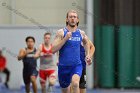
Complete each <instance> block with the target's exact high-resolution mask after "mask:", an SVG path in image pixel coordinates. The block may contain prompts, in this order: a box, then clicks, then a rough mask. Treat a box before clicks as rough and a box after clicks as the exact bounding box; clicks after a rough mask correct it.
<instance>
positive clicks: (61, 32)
mask: <svg viewBox="0 0 140 93" xmlns="http://www.w3.org/2000/svg"><path fill="white" fill-rule="evenodd" d="M56 34H59V35H63V34H64V31H63V29H59V30H58V31H57V33H56Z"/></svg>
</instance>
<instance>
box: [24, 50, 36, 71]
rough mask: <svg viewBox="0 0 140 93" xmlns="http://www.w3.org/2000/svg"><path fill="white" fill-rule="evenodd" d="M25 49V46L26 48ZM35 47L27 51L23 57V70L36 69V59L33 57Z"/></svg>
mask: <svg viewBox="0 0 140 93" xmlns="http://www.w3.org/2000/svg"><path fill="white" fill-rule="evenodd" d="M26 50H27V48H26ZM35 52H36V49H34V51H33V52H30V53H28V54H27V55H26V56H25V57H24V58H23V65H24V69H25V70H31V69H36V66H37V60H36V59H35V58H34V57H33V55H34V54H35Z"/></svg>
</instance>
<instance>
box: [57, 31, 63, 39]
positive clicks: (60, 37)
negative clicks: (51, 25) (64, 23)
mask: <svg viewBox="0 0 140 93" xmlns="http://www.w3.org/2000/svg"><path fill="white" fill-rule="evenodd" d="M63 36H64V31H63V29H59V30H58V31H57V32H56V36H55V39H58V38H59V39H62V38H63Z"/></svg>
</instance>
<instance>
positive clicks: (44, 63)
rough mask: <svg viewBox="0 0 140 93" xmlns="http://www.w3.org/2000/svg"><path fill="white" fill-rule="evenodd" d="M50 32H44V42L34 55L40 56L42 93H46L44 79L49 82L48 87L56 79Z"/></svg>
mask: <svg viewBox="0 0 140 93" xmlns="http://www.w3.org/2000/svg"><path fill="white" fill-rule="evenodd" d="M50 39H51V34H50V33H45V34H44V43H43V44H41V45H40V46H39V49H38V51H37V53H36V55H35V57H36V58H37V57H40V71H39V75H40V84H41V87H42V93H46V81H47V80H48V82H49V87H48V88H49V89H50V88H51V86H53V85H54V84H55V81H56V74H55V69H56V64H55V63H54V61H53V53H52V45H51V43H50Z"/></svg>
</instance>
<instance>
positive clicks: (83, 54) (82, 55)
mask: <svg viewBox="0 0 140 93" xmlns="http://www.w3.org/2000/svg"><path fill="white" fill-rule="evenodd" d="M85 57H86V56H85V49H84V47H83V46H82V45H80V59H81V61H82V66H83V68H86V61H85Z"/></svg>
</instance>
